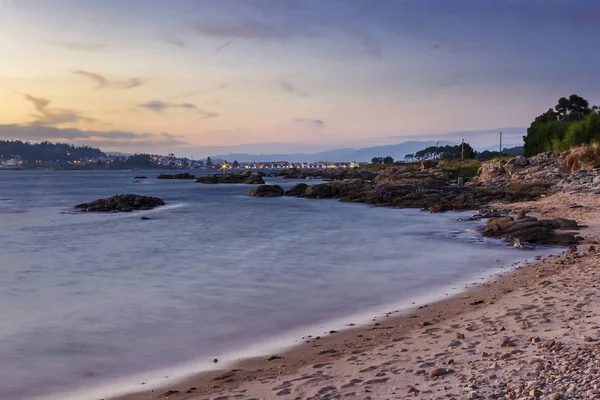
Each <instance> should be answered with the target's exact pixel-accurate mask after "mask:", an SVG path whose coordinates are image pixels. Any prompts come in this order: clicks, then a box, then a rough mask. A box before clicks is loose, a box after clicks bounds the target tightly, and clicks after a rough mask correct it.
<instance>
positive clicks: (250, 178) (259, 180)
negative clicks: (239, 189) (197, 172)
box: [196, 171, 265, 185]
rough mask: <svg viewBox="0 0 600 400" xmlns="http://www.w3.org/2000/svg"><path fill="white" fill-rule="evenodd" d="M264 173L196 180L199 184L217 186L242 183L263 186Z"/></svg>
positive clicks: (223, 175) (207, 177)
mask: <svg viewBox="0 0 600 400" xmlns="http://www.w3.org/2000/svg"><path fill="white" fill-rule="evenodd" d="M264 175H265V174H264V173H262V172H258V173H254V174H253V173H252V172H250V171H244V172H239V173H237V174H235V173H229V172H226V173H223V174H216V175H213V176H202V177H200V178H198V179H197V180H196V182H198V183H205V184H216V183H241V184H246V185H263V184H264V183H265V181H264V180H263V176H264Z"/></svg>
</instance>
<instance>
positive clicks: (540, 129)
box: [523, 94, 598, 157]
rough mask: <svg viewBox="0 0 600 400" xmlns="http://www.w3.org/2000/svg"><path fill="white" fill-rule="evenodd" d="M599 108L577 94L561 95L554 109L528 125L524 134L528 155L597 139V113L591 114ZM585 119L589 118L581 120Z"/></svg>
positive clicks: (525, 148) (560, 149)
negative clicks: (584, 121) (595, 117)
mask: <svg viewBox="0 0 600 400" xmlns="http://www.w3.org/2000/svg"><path fill="white" fill-rule="evenodd" d="M596 110H597V107H592V108H590V104H589V103H588V101H587V100H586V99H584V98H583V97H580V96H577V95H576V94H573V95H571V96H569V98H566V97H561V98H560V99H558V103H557V104H556V106H555V107H554V109H549V110H548V111H546V112H545V113H543V114H542V115H539V116H538V117H536V118H535V119H534V121H533V122H532V123H531V125H530V126H529V128H528V129H527V135H525V136H523V142H524V150H523V153H524V155H525V156H527V157H530V156H533V155H536V154H539V153H543V152H545V151H563V150H567V149H569V148H570V147H571V146H578V145H582V144H586V143H589V141H591V140H597V138H598V135H597V134H596V132H595V131H594V129H595V127H596V122H595V120H594V117H589V115H590V114H591V115H597V111H596ZM594 111H595V112H594ZM588 117H589V119H588ZM583 120H586V121H587V122H586V123H581V124H578V122H581V121H583ZM574 124H575V125H574ZM567 132H569V133H568V134H567Z"/></svg>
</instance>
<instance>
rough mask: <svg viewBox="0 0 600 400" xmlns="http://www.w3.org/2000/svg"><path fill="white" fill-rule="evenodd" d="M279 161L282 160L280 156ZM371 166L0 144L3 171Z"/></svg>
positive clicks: (439, 151) (457, 150)
mask: <svg viewBox="0 0 600 400" xmlns="http://www.w3.org/2000/svg"><path fill="white" fill-rule="evenodd" d="M522 151H523V148H522V147H513V148H508V149H507V148H505V149H503V151H502V152H499V151H489V150H485V151H481V152H478V151H475V149H473V148H472V147H471V146H470V145H469V144H468V143H466V142H463V143H461V144H458V145H445V146H437V145H436V146H429V147H426V148H423V149H421V150H419V151H416V152H415V153H413V154H405V155H404V158H403V159H402V160H394V158H392V157H390V156H389V155H388V156H385V157H383V156H381V157H373V158H372V159H371V164H393V163H406V162H409V163H410V162H415V161H417V162H418V161H422V160H460V159H465V160H467V159H477V160H479V161H481V160H489V159H493V158H497V157H501V156H514V155H518V154H521V153H522ZM278 157H280V156H278ZM364 164H368V162H363V160H361V162H357V161H345V162H332V161H328V160H323V161H316V162H315V161H312V162H291V161H286V160H281V161H253V162H247V161H246V162H238V161H237V160H225V159H223V158H220V157H214V158H211V157H207V158H206V159H201V160H194V159H192V158H187V157H176V156H175V155H174V154H168V155H166V156H165V155H158V154H127V155H126V154H122V153H112V154H111V153H104V152H103V151H101V150H100V149H98V148H94V147H89V146H74V145H70V144H66V143H50V142H42V143H30V142H22V141H6V140H5V141H1V140H0V170H19V169H27V170H65V169H67V170H68V169H77V170H85V169H89V170H99V169H112V170H132V169H135V170H141V169H183V170H192V169H204V170H244V169H248V170H262V169H288V168H298V169H300V168H308V169H329V168H355V167H358V166H361V165H364Z"/></svg>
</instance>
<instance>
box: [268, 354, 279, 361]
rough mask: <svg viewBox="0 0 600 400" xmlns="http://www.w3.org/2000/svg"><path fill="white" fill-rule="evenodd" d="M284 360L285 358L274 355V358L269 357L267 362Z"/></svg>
mask: <svg viewBox="0 0 600 400" xmlns="http://www.w3.org/2000/svg"><path fill="white" fill-rule="evenodd" d="M282 358H283V356H277V355H273V356H269V357H267V360H266V361H273V360H280V359H282Z"/></svg>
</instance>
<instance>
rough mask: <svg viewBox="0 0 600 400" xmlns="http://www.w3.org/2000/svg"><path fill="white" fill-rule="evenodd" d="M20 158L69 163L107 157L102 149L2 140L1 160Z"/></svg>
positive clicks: (0, 143)
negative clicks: (83, 159)
mask: <svg viewBox="0 0 600 400" xmlns="http://www.w3.org/2000/svg"><path fill="white" fill-rule="evenodd" d="M16 156H20V157H22V158H23V159H24V160H31V162H40V163H48V162H68V161H74V160H80V159H82V158H94V157H106V154H104V153H103V152H102V151H100V149H97V148H94V147H89V146H73V145H70V144H67V143H50V142H42V143H30V142H22V141H20V140H0V159H7V160H8V159H11V158H13V157H16Z"/></svg>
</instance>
